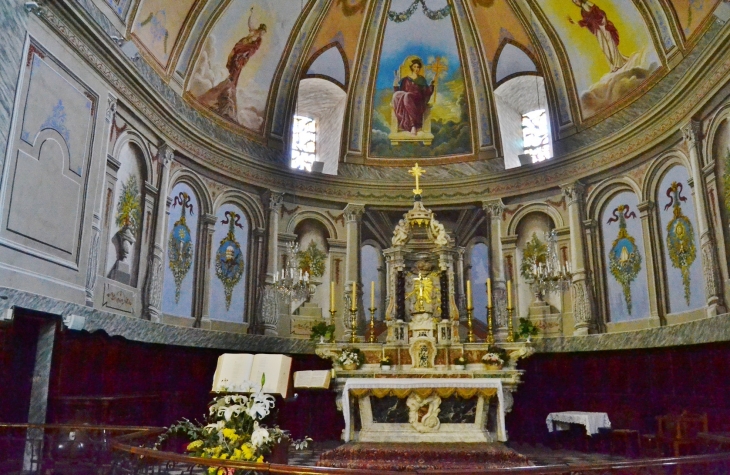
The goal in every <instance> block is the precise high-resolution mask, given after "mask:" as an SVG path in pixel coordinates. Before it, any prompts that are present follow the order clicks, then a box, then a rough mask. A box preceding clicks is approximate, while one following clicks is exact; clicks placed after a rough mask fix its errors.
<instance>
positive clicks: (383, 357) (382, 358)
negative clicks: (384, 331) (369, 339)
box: [382, 345, 385, 359]
mask: <svg viewBox="0 0 730 475" xmlns="http://www.w3.org/2000/svg"><path fill="white" fill-rule="evenodd" d="M382 359H385V345H383V358H382Z"/></svg>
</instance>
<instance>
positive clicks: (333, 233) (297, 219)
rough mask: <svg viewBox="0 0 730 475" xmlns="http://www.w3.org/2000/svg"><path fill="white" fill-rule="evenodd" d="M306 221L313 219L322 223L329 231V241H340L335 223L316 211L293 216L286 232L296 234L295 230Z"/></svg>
mask: <svg viewBox="0 0 730 475" xmlns="http://www.w3.org/2000/svg"><path fill="white" fill-rule="evenodd" d="M305 219H313V220H315V221H317V222H319V223H321V224H322V225H323V226H324V227H325V229H327V232H328V233H329V236H328V238H329V239H340V237H339V236H338V235H337V228H336V227H335V223H334V222H333V221H332V220H331V219H330V218H329V216H327V215H326V214H324V213H321V212H319V211H314V210H306V211H300V212H298V213H296V214H295V215H294V216H292V217H291V219H290V220H289V223H288V224H287V226H286V232H287V233H289V234H294V230H295V229H296V227H297V225H298V224H299V223H301V222H302V221H304V220H305Z"/></svg>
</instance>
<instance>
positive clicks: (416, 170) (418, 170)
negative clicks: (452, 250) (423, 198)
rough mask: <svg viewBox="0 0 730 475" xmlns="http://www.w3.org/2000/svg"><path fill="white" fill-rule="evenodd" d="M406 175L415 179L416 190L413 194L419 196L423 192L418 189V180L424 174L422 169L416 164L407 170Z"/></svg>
mask: <svg viewBox="0 0 730 475" xmlns="http://www.w3.org/2000/svg"><path fill="white" fill-rule="evenodd" d="M408 173H410V174H411V175H413V176H414V177H416V188H415V189H414V190H413V194H414V195H420V194H421V192H423V190H422V189H421V188H420V187H419V178H420V177H421V175H423V174H424V173H426V172H425V171H424V170H423V168H421V167H419V166H418V163H416V166H414V167H413V168H411V169H410V170H408Z"/></svg>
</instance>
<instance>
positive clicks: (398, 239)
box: [391, 219, 411, 246]
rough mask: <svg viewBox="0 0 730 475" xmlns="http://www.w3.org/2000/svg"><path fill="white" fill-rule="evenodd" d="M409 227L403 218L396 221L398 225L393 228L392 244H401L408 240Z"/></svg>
mask: <svg viewBox="0 0 730 475" xmlns="http://www.w3.org/2000/svg"><path fill="white" fill-rule="evenodd" d="M410 229H411V227H410V226H409V225H408V222H406V220H405V219H401V220H400V221H398V225H397V226H396V227H395V229H394V230H393V238H392V239H391V243H392V244H393V246H402V245H403V244H405V243H406V242H407V241H408V232H409V231H410Z"/></svg>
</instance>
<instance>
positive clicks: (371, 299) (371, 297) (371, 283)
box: [370, 280, 375, 308]
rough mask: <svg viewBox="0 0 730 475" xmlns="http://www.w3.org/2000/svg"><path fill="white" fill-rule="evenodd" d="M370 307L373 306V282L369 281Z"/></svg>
mask: <svg viewBox="0 0 730 475" xmlns="http://www.w3.org/2000/svg"><path fill="white" fill-rule="evenodd" d="M370 307H372V308H375V282H373V281H372V280H371V281H370Z"/></svg>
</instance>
